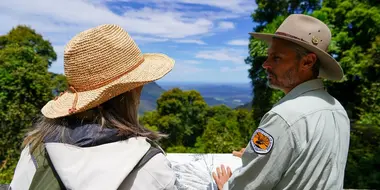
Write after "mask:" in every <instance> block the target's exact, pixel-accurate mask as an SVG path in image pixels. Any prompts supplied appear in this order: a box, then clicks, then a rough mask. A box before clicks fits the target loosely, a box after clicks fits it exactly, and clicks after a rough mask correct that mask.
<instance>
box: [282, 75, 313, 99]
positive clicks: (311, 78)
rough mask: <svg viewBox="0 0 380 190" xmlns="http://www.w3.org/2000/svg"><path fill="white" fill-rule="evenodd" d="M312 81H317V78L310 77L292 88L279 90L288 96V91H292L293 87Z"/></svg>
mask: <svg viewBox="0 0 380 190" xmlns="http://www.w3.org/2000/svg"><path fill="white" fill-rule="evenodd" d="M314 79H317V77H310V78H308V79H306V80H300V81H299V82H297V83H295V85H293V86H292V87H290V88H284V89H281V91H282V92H284V93H285V95H286V94H288V93H289V92H290V91H292V90H293V89H294V88H295V87H297V86H298V85H300V84H302V83H305V82H307V81H310V80H314Z"/></svg>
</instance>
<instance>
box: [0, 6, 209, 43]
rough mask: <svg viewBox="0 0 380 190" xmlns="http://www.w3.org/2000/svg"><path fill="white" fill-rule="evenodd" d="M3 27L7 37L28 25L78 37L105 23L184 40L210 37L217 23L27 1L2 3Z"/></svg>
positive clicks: (0, 17) (0, 20) (158, 13)
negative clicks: (13, 31) (12, 28)
mask: <svg viewBox="0 0 380 190" xmlns="http://www.w3.org/2000/svg"><path fill="white" fill-rule="evenodd" d="M0 23H2V27H1V28H2V30H1V29H0V33H5V32H6V31H8V30H10V29H11V27H13V26H15V25H17V24H27V25H30V26H32V27H33V28H34V29H36V30H37V31H39V32H41V33H66V34H68V35H70V34H75V33H78V32H80V31H82V30H84V29H87V28H89V27H93V26H96V25H100V24H104V23H112V24H119V25H121V26H123V27H124V28H125V29H126V30H127V31H128V32H130V33H137V34H140V35H141V34H147V35H154V36H156V37H164V38H184V37H188V36H195V35H202V34H205V33H208V32H209V31H210V30H211V29H212V27H213V22H212V21H211V20H208V19H204V18H188V17H186V15H185V14H184V13H182V12H179V11H165V10H161V9H152V8H147V7H144V8H142V9H129V10H126V11H125V12H124V13H123V14H122V15H118V14H115V13H113V12H112V11H111V10H109V9H108V8H107V7H106V6H104V5H101V4H91V3H89V2H85V1H74V0H71V1H66V0H54V1H50V0H40V1H38V2H34V1H27V0H24V1H22V0H14V1H1V2H0Z"/></svg>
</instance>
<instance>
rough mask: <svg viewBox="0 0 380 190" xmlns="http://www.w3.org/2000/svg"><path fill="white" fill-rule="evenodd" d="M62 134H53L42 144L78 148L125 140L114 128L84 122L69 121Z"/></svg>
mask: <svg viewBox="0 0 380 190" xmlns="http://www.w3.org/2000/svg"><path fill="white" fill-rule="evenodd" d="M61 127H64V130H63V132H58V133H53V134H51V135H49V136H47V137H46V138H45V139H44V143H65V144H71V145H74V146H78V147H92V146H98V145H102V144H106V143H112V142H117V141H120V140H125V139H127V137H122V136H120V135H118V130H117V129H114V128H106V127H102V126H101V125H99V124H94V123H89V122H85V121H78V120H69V121H68V126H61Z"/></svg>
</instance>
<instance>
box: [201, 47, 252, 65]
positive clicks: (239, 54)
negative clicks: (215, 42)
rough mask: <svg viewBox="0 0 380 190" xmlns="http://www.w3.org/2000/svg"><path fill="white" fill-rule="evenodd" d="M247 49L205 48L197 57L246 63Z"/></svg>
mask: <svg viewBox="0 0 380 190" xmlns="http://www.w3.org/2000/svg"><path fill="white" fill-rule="evenodd" d="M245 54H246V51H245V50H243V51H242V50H238V49H220V50H205V51H200V52H198V53H197V54H196V55H195V57H196V58H202V59H210V60H216V61H227V62H232V63H235V64H242V63H244V59H245V57H246V56H245Z"/></svg>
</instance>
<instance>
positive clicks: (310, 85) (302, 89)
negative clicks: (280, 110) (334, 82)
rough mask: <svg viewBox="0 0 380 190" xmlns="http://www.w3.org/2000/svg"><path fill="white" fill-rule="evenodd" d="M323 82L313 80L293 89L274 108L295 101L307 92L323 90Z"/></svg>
mask: <svg viewBox="0 0 380 190" xmlns="http://www.w3.org/2000/svg"><path fill="white" fill-rule="evenodd" d="M323 88H324V86H323V81H322V80H321V79H313V80H309V81H306V82H303V83H301V84H299V85H298V86H296V87H295V88H293V89H292V90H291V91H290V92H289V93H288V94H286V95H285V96H284V97H283V98H282V99H281V100H280V101H279V102H277V103H276V104H275V105H274V106H277V105H279V104H282V103H283V102H286V101H288V100H291V99H295V98H297V97H299V96H301V95H302V94H305V93H306V92H310V91H314V90H319V89H323Z"/></svg>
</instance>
